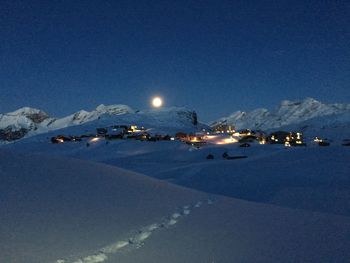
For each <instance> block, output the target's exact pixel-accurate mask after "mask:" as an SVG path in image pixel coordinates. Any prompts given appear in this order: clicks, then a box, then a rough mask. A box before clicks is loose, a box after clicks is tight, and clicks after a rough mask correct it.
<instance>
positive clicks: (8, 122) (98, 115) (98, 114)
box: [0, 104, 197, 142]
mask: <svg viewBox="0 0 350 263" xmlns="http://www.w3.org/2000/svg"><path fill="white" fill-rule="evenodd" d="M118 116H128V117H129V119H130V120H131V121H132V120H134V119H137V120H139V119H142V117H145V118H147V119H151V120H153V121H154V122H155V123H160V124H162V122H165V120H166V121H169V120H170V119H169V116H173V118H174V121H177V122H180V123H184V124H186V123H191V122H192V124H193V125H195V124H196V123H197V114H196V113H195V111H191V110H189V109H186V108H176V107H172V108H163V109H157V110H145V111H139V110H134V109H132V108H131V107H129V106H127V105H124V104H114V105H104V104H101V105H99V106H97V107H96V109H94V110H92V111H86V110H80V111H77V112H75V113H73V114H70V115H68V116H65V117H62V118H55V117H50V116H49V115H48V114H47V113H45V112H44V111H42V110H40V109H35V108H30V107H23V108H20V109H18V110H16V111H13V112H9V113H4V114H0V141H2V142H11V141H16V140H19V139H22V138H25V137H30V136H34V135H38V134H42V133H47V132H50V131H54V130H60V129H63V128H67V127H71V126H77V125H83V124H86V123H90V122H93V121H96V120H100V119H101V120H103V124H104V125H105V124H106V123H108V121H109V122H110V125H112V124H113V122H115V121H118V120H115V118H114V117H118ZM125 119H126V118H121V120H120V121H122V122H125Z"/></svg>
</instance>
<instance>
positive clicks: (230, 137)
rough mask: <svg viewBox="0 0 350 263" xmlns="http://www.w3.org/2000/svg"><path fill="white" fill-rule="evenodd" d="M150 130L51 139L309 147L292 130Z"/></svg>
mask: <svg viewBox="0 0 350 263" xmlns="http://www.w3.org/2000/svg"><path fill="white" fill-rule="evenodd" d="M150 131H151V129H146V128H145V127H138V126H137V125H112V126H108V127H100V128H97V129H96V133H95V134H88V135H86V134H85V135H80V136H64V135H58V136H55V137H52V138H51V142H52V143H65V142H77V141H82V140H83V139H84V138H87V139H86V140H87V143H90V142H95V141H98V140H100V139H101V138H103V139H105V140H106V141H109V140H117V139H135V140H141V141H153V142H154V141H174V140H177V141H181V142H184V143H186V144H188V145H192V146H194V147H198V148H199V147H202V146H204V145H206V144H217V145H224V144H233V143H238V144H239V146H240V147H249V146H250V145H251V144H252V143H259V144H281V145H284V146H285V147H299V146H306V143H305V141H304V137H303V133H301V132H290V131H276V132H272V133H270V134H266V133H265V132H263V131H260V130H258V131H253V130H250V129H243V130H235V128H234V126H231V125H227V124H220V125H217V126H215V127H213V128H212V129H210V130H205V129H203V130H202V131H200V132H196V133H184V132H181V131H180V132H177V133H176V135H175V136H174V137H172V136H170V135H168V134H152V132H150ZM313 143H316V144H318V145H319V146H329V145H330V142H329V141H328V140H327V139H321V138H319V137H315V138H314V139H313ZM343 145H344V146H350V140H348V141H344V143H343Z"/></svg>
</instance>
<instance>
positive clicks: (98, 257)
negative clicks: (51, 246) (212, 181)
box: [55, 199, 213, 263]
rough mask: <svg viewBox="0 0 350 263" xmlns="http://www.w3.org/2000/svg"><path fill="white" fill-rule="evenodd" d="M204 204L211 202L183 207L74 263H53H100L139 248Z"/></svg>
mask: <svg viewBox="0 0 350 263" xmlns="http://www.w3.org/2000/svg"><path fill="white" fill-rule="evenodd" d="M204 203H206V204H208V205H211V204H213V201H212V200H210V199H208V200H207V201H206V202H202V201H199V202H197V203H196V204H194V205H185V206H183V207H182V209H181V210H180V211H178V212H175V213H173V214H172V215H171V216H169V217H167V218H166V219H164V220H163V221H161V222H160V223H153V224H151V225H148V226H145V227H142V228H140V229H139V230H138V231H137V233H136V234H135V235H133V236H131V237H129V238H128V239H124V240H119V241H117V242H115V243H113V244H110V245H107V246H105V247H103V248H101V249H99V250H98V251H97V252H96V253H94V254H92V255H89V256H85V257H82V258H79V259H76V260H74V261H72V260H68V259H58V260H56V261H55V263H100V262H104V261H106V260H107V259H108V255H112V254H116V253H117V252H119V251H120V250H121V249H123V248H126V247H132V248H134V249H137V248H140V247H142V246H143V245H144V242H145V240H146V239H148V238H149V237H150V236H151V235H152V233H153V232H155V231H157V230H160V229H166V228H169V227H172V226H174V225H175V224H176V223H177V222H178V221H179V219H181V218H183V217H185V216H187V215H189V214H190V213H191V211H192V209H194V208H200V207H201V206H202V205H203V204H204Z"/></svg>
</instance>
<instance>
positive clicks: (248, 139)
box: [239, 135, 258, 143]
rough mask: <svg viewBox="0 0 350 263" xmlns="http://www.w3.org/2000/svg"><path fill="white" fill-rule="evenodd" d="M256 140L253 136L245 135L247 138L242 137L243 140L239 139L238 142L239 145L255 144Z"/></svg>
mask: <svg viewBox="0 0 350 263" xmlns="http://www.w3.org/2000/svg"><path fill="white" fill-rule="evenodd" d="M257 140H258V137H257V136H255V135H247V136H243V138H241V139H240V140H239V142H240V143H246V142H255V141H257Z"/></svg>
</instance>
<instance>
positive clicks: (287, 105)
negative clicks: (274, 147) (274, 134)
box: [212, 98, 350, 130]
mask: <svg viewBox="0 0 350 263" xmlns="http://www.w3.org/2000/svg"><path fill="white" fill-rule="evenodd" d="M342 113H350V104H339V103H338V104H324V103H322V102H319V101H317V100H315V99H312V98H307V99H304V100H302V101H289V100H285V101H282V102H281V104H280V106H279V107H277V109H275V110H273V111H269V110H267V109H256V110H254V111H252V112H242V111H236V112H234V113H232V114H231V115H230V116H228V117H223V118H220V119H219V120H217V121H215V122H213V123H212V125H216V124H221V123H223V124H225V123H226V124H230V125H233V126H235V127H236V129H253V130H270V129H278V128H281V127H283V126H288V125H292V124H298V123H301V122H305V121H307V120H311V119H314V118H320V117H325V116H336V115H338V114H342ZM343 121H344V120H343ZM346 122H347V123H350V118H347V119H346Z"/></svg>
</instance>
